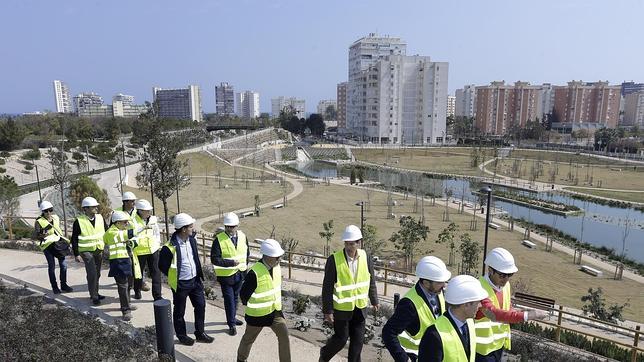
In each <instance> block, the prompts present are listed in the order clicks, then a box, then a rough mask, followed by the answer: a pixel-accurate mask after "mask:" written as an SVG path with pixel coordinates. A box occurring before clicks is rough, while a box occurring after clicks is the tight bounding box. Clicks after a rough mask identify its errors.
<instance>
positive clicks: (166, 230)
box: [161, 199, 170, 240]
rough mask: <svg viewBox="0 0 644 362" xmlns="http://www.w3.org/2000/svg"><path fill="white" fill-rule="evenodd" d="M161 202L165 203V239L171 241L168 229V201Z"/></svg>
mask: <svg viewBox="0 0 644 362" xmlns="http://www.w3.org/2000/svg"><path fill="white" fill-rule="evenodd" d="M161 202H162V203H163V218H164V220H165V237H166V238H167V239H168V240H169V239H170V229H169V228H168V201H167V200H166V199H162V200H161Z"/></svg>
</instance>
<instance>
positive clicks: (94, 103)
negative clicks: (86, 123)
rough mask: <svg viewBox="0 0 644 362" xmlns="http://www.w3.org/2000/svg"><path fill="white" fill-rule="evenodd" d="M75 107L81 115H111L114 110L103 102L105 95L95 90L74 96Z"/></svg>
mask: <svg viewBox="0 0 644 362" xmlns="http://www.w3.org/2000/svg"><path fill="white" fill-rule="evenodd" d="M74 109H75V110H76V114H78V115H79V116H81V117H110V116H111V115H112V110H111V109H108V107H107V106H106V105H104V104H103V97H101V96H99V95H98V94H96V93H94V92H85V93H79V94H78V95H76V96H74Z"/></svg>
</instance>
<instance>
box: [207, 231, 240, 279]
mask: <svg viewBox="0 0 644 362" xmlns="http://www.w3.org/2000/svg"><path fill="white" fill-rule="evenodd" d="M217 241H218V242H219V247H220V248H221V257H222V258H224V259H232V260H237V261H238V262H239V264H237V265H235V266H218V265H213V267H214V269H215V274H216V275H217V276H218V277H229V276H231V275H233V274H235V273H237V271H244V270H246V269H247V268H248V265H247V260H246V254H247V252H248V250H247V247H246V235H245V234H244V233H243V232H241V231H239V230H237V248H235V244H233V241H232V240H231V239H230V237H229V236H228V234H226V232H224V231H222V232H220V233H219V234H217Z"/></svg>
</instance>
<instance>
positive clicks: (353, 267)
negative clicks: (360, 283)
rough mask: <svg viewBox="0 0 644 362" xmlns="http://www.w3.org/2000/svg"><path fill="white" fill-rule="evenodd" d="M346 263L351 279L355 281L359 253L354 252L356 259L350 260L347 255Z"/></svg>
mask: <svg viewBox="0 0 644 362" xmlns="http://www.w3.org/2000/svg"><path fill="white" fill-rule="evenodd" d="M346 255H347V263H348V264H349V271H350V272H351V277H352V278H353V280H354V281H355V279H356V275H357V274H358V259H359V258H360V253H358V252H357V251H356V257H355V258H352V257H350V256H349V254H348V253H347V254H346Z"/></svg>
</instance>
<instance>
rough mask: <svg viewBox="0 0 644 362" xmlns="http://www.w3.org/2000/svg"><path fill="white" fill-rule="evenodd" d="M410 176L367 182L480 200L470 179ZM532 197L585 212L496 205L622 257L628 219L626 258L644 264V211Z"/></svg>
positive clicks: (370, 173)
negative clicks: (557, 212) (569, 213)
mask: <svg viewBox="0 0 644 362" xmlns="http://www.w3.org/2000/svg"><path fill="white" fill-rule="evenodd" d="M291 166H293V167H295V168H296V169H298V170H299V171H300V172H302V173H304V174H307V175H309V176H311V177H320V178H324V177H329V178H333V177H337V176H338V174H340V175H341V176H344V177H348V176H349V174H348V172H349V171H348V170H346V169H340V168H337V167H336V165H335V164H332V163H327V162H320V161H309V162H305V163H304V162H300V163H293V164H291ZM409 177H410V176H408V174H403V173H398V172H391V171H382V170H373V169H367V170H366V173H365V179H366V180H371V181H377V182H380V183H382V184H384V185H390V184H391V185H393V186H400V185H406V184H407V185H416V184H418V185H420V186H419V187H420V189H421V190H423V191H424V192H426V193H432V194H435V195H444V191H445V190H446V189H447V190H451V192H452V197H454V198H457V199H460V198H461V195H462V194H463V193H465V200H467V201H470V202H472V203H473V202H475V201H477V200H478V197H477V196H476V195H474V194H472V192H471V191H472V189H473V190H478V185H474V183H473V182H471V181H469V180H467V179H440V178H428V177H420V178H418V180H414V181H410V179H409ZM412 177H413V176H412ZM470 187H472V189H470ZM530 196H531V197H534V198H541V199H545V200H552V201H557V202H562V203H565V204H568V205H575V206H577V207H579V208H580V209H583V210H585V212H584V213H583V214H581V215H576V216H561V215H555V214H551V213H546V212H543V211H540V210H536V209H532V208H529V207H525V206H521V205H516V204H513V203H510V202H505V201H501V200H495V201H494V206H495V207H497V208H502V209H503V210H504V211H506V212H507V213H508V214H509V215H510V216H512V217H514V218H524V219H525V220H528V221H531V222H533V223H536V224H546V225H550V226H552V227H554V228H556V229H558V230H560V231H562V232H564V233H566V234H569V235H571V236H574V237H575V238H577V239H578V240H582V241H584V242H587V243H589V244H592V245H595V246H605V247H607V248H611V249H614V250H615V252H616V253H618V254H619V253H621V251H622V240H623V238H624V231H625V230H626V228H625V227H624V223H625V221H626V220H627V219H628V220H629V224H630V227H629V232H628V234H627V235H626V243H625V245H626V248H625V250H626V255H627V257H629V258H630V259H633V260H635V261H638V262H641V263H642V262H644V212H641V211H637V210H634V209H622V208H617V207H611V206H606V205H600V204H597V203H595V202H590V201H581V200H576V199H573V198H571V197H570V196H567V195H565V194H554V193H540V194H530ZM582 225H583V235H582Z"/></svg>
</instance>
